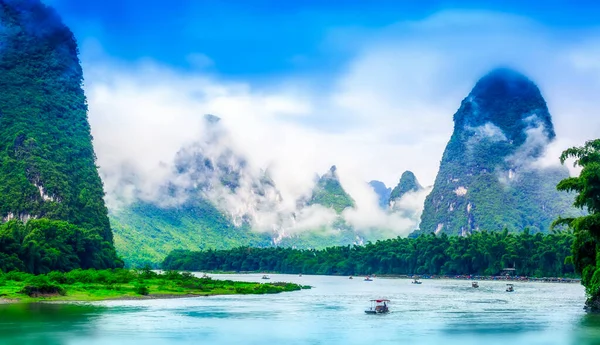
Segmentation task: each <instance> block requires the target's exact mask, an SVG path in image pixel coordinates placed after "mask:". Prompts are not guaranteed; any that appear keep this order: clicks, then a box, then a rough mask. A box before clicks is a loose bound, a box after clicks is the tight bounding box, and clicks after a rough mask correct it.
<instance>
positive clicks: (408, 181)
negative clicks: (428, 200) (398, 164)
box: [389, 171, 423, 203]
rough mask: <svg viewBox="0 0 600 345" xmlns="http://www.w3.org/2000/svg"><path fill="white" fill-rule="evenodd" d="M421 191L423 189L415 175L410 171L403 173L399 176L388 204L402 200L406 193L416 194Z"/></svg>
mask: <svg viewBox="0 0 600 345" xmlns="http://www.w3.org/2000/svg"><path fill="white" fill-rule="evenodd" d="M421 189H423V187H422V186H421V185H420V184H419V181H417V177H416V176H415V174H413V172H412V171H405V172H403V173H402V176H400V181H399V182H398V185H397V186H396V187H394V189H393V190H392V193H391V194H390V199H389V203H391V202H392V201H394V200H396V199H400V198H402V197H403V196H404V194H406V193H408V192H416V191H419V190H421Z"/></svg>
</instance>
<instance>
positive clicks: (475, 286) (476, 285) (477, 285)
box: [471, 282, 479, 288]
mask: <svg viewBox="0 0 600 345" xmlns="http://www.w3.org/2000/svg"><path fill="white" fill-rule="evenodd" d="M471 286H472V287H474V288H478V287H479V283H478V282H472V283H471Z"/></svg>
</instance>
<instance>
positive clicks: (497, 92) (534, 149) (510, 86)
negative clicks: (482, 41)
mask: <svg viewBox="0 0 600 345" xmlns="http://www.w3.org/2000/svg"><path fill="white" fill-rule="evenodd" d="M554 138H555V133H554V127H553V124H552V119H551V116H550V113H549V112H548V108H547V106H546V102H545V100H544V98H543V97H542V95H541V93H540V90H539V89H538V87H537V86H536V85H535V84H534V83H533V82H532V81H531V80H529V79H528V78H527V77H525V76H523V75H522V74H520V73H518V72H515V71H511V70H507V69H497V70H494V71H492V72H490V73H489V74H487V75H486V76H484V77H483V78H482V79H481V80H479V81H478V82H477V84H476V85H475V87H474V88H473V90H472V91H471V93H470V94H469V95H468V96H467V97H466V98H465V99H464V100H463V101H462V104H461V106H460V108H459V109H458V111H457V112H456V114H454V132H453V134H452V136H451V138H450V141H449V142H448V145H447V146H446V150H445V151H444V154H443V156H442V161H441V163H440V170H439V173H438V175H437V177H436V180H435V184H434V186H433V190H432V191H431V193H430V194H429V195H428V197H427V199H426V200H425V208H424V210H423V214H422V218H421V224H420V226H419V227H420V230H421V231H422V232H425V233H429V232H436V233H440V232H443V233H447V234H460V235H466V234H469V233H471V232H474V231H479V230H487V231H502V230H503V229H504V228H508V229H509V231H520V230H522V229H525V228H529V229H530V230H531V231H532V232H537V231H542V232H547V231H549V228H550V224H551V223H552V221H553V220H554V219H555V218H556V217H557V216H558V215H559V214H568V213H569V212H573V211H574V209H573V208H572V207H571V204H572V202H573V197H572V195H569V194H568V193H565V192H560V191H557V190H556V188H555V186H556V184H557V183H558V182H559V181H560V180H561V179H563V178H565V177H568V171H567V169H566V168H564V167H560V166H554V167H545V165H544V164H538V160H539V159H540V158H541V157H542V155H543V153H544V151H545V150H546V147H547V145H548V143H550V142H551V141H552V140H554ZM556 163H558V161H557V162H556ZM546 165H547V164H546ZM557 165H558V164H557Z"/></svg>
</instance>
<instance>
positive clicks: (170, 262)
mask: <svg viewBox="0 0 600 345" xmlns="http://www.w3.org/2000/svg"><path fill="white" fill-rule="evenodd" d="M573 238H574V236H573V234H571V233H568V232H563V233H557V234H548V235H544V234H541V233H537V234H535V235H534V234H531V233H529V231H527V230H525V231H524V232H522V233H519V234H513V233H509V232H508V231H503V232H485V231H482V232H477V233H474V234H472V235H470V236H467V237H460V236H447V235H445V234H442V235H440V236H435V235H432V234H429V235H421V236H419V237H418V238H400V237H398V238H396V239H390V240H385V241H377V242H376V243H369V244H367V245H364V246H343V247H330V248H326V249H323V250H298V249H291V248H281V247H279V248H248V247H241V248H237V249H232V250H208V251H202V252H190V251H181V250H180V251H173V252H172V253H171V254H169V256H167V258H166V259H165V261H164V262H163V265H162V267H163V269H176V270H191V271H207V270H217V271H263V272H264V271H269V272H278V273H294V274H298V273H304V274H339V275H359V274H360V275H366V274H398V275H401V274H409V275H412V274H432V275H466V274H474V275H496V274H500V273H502V270H503V269H504V268H516V272H517V274H518V275H522V276H536V277H565V276H573V275H575V273H574V268H573V265H572V264H571V263H570V259H567V258H569V257H570V255H571V245H572V243H573Z"/></svg>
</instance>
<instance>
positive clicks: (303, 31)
mask: <svg viewBox="0 0 600 345" xmlns="http://www.w3.org/2000/svg"><path fill="white" fill-rule="evenodd" d="M47 3H49V4H51V5H53V6H54V7H55V8H56V9H57V10H58V12H59V13H60V15H61V16H62V17H63V19H64V21H65V22H66V23H67V24H68V25H69V26H70V27H71V28H72V30H73V31H74V32H75V34H76V36H77V37H78V39H79V40H80V41H85V40H87V39H89V38H94V39H96V40H98V41H99V42H100V43H101V45H102V47H103V48H104V50H105V51H106V53H107V54H109V55H111V56H113V57H117V58H119V59H123V60H137V59H141V58H147V57H151V58H152V59H154V60H156V61H159V62H161V63H165V64H168V65H172V66H177V67H179V68H189V67H190V66H192V67H199V66H198V65H197V64H196V65H195V63H199V64H200V65H201V66H200V67H203V68H209V69H210V70H211V71H213V72H218V73H219V74H221V75H224V76H245V77H258V78H260V77H264V76H266V75H272V74H280V73H290V72H295V73H306V72H324V71H334V70H336V69H339V68H340V67H341V66H343V65H344V63H346V62H347V61H348V60H349V59H351V58H352V56H353V43H355V42H353V39H352V37H348V36H344V40H346V42H340V40H339V39H336V36H335V34H336V32H343V31H344V30H349V31H350V32H352V31H351V30H359V31H361V32H368V30H372V29H379V28H383V27H386V26H388V25H390V24H393V23H396V22H401V21H407V20H415V21H417V20H422V19H423V18H426V17H427V16H430V15H431V14H433V13H435V12H438V11H442V10H457V9H460V10H466V9H477V10H489V11H494V12H498V13H512V14H518V15H520V16H524V17H527V18H531V19H533V20H535V21H537V22H539V23H542V24H544V25H546V26H548V27H556V28H562V29H569V30H571V29H582V28H583V29H585V28H586V27H589V26H593V25H597V24H598V18H600V5H598V4H594V3H593V2H591V1H589V2H585V1H580V2H575V1H560V0H550V1H522V0H521V1H515V0H508V1H431V0H429V1H392V0H390V1H388V0H381V1H358V0H350V1H343V2H342V1H314V0H309V1H276V0H255V1H239V0H235V1H216V0H208V1H204V0H197V1H193V0H171V1H157V0H148V1H139V0H85V1H81V0H48V1H47ZM360 39H364V38H360ZM199 54H202V55H199ZM193 56H204V57H208V58H209V59H210V60H208V59H205V58H202V59H201V60H200V61H199V60H198V59H195V60H194V59H193V58H190V57H193ZM190 61H191V62H190ZM194 61H195V62H194Z"/></svg>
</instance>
